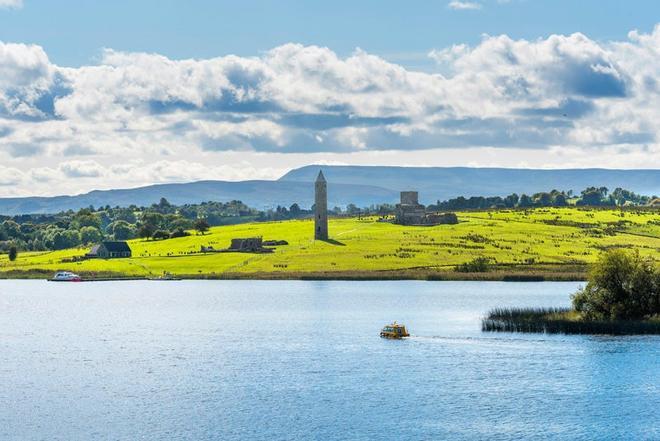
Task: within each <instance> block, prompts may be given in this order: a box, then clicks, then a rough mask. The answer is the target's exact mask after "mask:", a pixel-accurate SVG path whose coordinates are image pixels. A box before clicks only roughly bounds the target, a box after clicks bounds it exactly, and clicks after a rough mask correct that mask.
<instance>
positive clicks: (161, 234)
mask: <svg viewBox="0 0 660 441" xmlns="http://www.w3.org/2000/svg"><path fill="white" fill-rule="evenodd" d="M151 238H152V239H153V240H163V239H169V238H170V233H169V232H167V231H165V230H156V231H154V234H152V235H151Z"/></svg>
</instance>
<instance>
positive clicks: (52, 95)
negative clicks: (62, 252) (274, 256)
mask: <svg viewBox="0 0 660 441" xmlns="http://www.w3.org/2000/svg"><path fill="white" fill-rule="evenodd" d="M429 56H430V57H431V58H432V59H434V60H435V61H437V63H438V71H437V72H435V73H428V72H417V71H414V70H410V69H406V68H404V67H402V66H400V65H397V64H394V63H390V62H387V61H386V60H384V59H382V58H380V57H377V56H374V55H371V54H369V53H367V52H365V51H363V50H360V49H357V50H356V51H355V52H354V53H353V54H351V55H349V56H347V57H340V56H339V55H337V54H336V53H335V52H333V51H332V50H330V49H328V48H323V47H318V46H303V45H299V44H285V45H282V46H279V47H276V48H274V49H272V50H270V51H268V52H266V53H264V54H262V55H260V56H259V57H237V56H225V57H217V58H212V59H203V60H171V59H169V58H167V57H164V56H162V55H158V54H145V53H126V52H117V51H112V50H107V51H105V52H104V55H103V57H102V59H101V61H100V63H99V64H97V65H90V66H83V67H80V68H63V67H60V66H57V65H55V64H53V63H51V62H50V60H49V59H48V56H47V54H46V53H45V52H44V50H43V49H42V48H41V47H39V46H34V45H24V44H12V43H2V42H0V162H1V163H2V164H3V166H4V167H6V168H11V169H12V170H13V171H12V172H11V173H9V172H8V173H7V174H8V175H11V178H10V179H5V180H6V181H11V182H18V184H17V185H23V187H22V188H23V191H28V192H29V191H32V192H34V191H41V192H51V191H53V192H54V191H57V189H58V188H59V189H61V188H67V192H70V191H69V190H68V187H67V186H73V187H74V188H83V187H81V185H83V184H79V183H85V182H86V184H84V185H86V186H89V185H90V184H89V183H90V182H93V183H94V186H98V187H104V186H106V185H115V186H124V184H123V183H126V184H130V185H133V184H135V185H142V184H144V183H149V182H168V181H181V180H187V179H202V178H203V179H211V178H216V179H234V178H237V177H239V176H245V177H247V178H250V177H255V176H265V175H264V174H263V173H260V171H259V170H260V169H261V168H264V169H267V170H269V171H268V173H266V175H268V176H270V177H272V176H274V175H276V173H275V171H284V170H286V168H288V167H291V166H292V165H291V158H293V157H296V158H298V159H297V160H296V161H297V164H301V163H304V162H305V161H304V160H303V159H302V158H309V160H308V162H312V161H313V160H332V161H341V160H342V159H341V158H342V157H346V158H348V157H351V158H372V157H370V156H360V155H367V153H368V152H379V153H378V154H379V155H383V153H382V152H385V151H387V152H395V151H399V152H404V153H392V154H391V155H386V156H383V157H385V158H388V160H390V161H392V162H391V163H393V164H395V163H397V162H396V161H402V160H405V158H407V157H409V155H413V152H419V153H416V154H417V155H420V157H421V156H423V155H428V158H429V159H428V162H429V163H435V164H436V165H441V164H442V163H448V162H451V161H452V159H451V158H443V155H442V154H438V153H437V152H440V151H441V150H439V149H446V151H447V152H449V151H452V152H454V153H453V154H454V155H456V153H455V152H457V151H461V149H464V150H465V149H470V151H471V152H475V151H477V150H474V149H493V148H495V149H501V151H502V152H507V153H506V155H509V156H506V155H505V157H504V159H506V158H507V157H508V158H509V159H506V160H507V161H509V164H511V165H516V164H518V162H517V158H516V156H517V155H515V154H511V153H510V152H511V151H519V152H520V156H522V154H523V152H527V153H525V154H526V155H527V156H528V157H529V158H533V161H532V160H530V161H531V162H528V163H529V164H532V165H533V164H537V165H538V166H545V164H547V163H548V161H545V160H542V159H541V158H540V156H539V155H550V153H549V152H556V151H564V152H588V154H587V156H585V157H588V158H590V160H591V161H592V164H591V165H593V166H603V167H616V166H617V165H618V164H624V163H625V164H628V165H629V166H632V167H644V166H646V167H660V156H659V155H658V154H657V153H658V151H660V144H659V141H658V139H660V127H659V126H658V125H657V121H658V120H659V119H660V80H659V79H658V72H659V71H660V26H657V27H656V28H655V29H654V31H653V32H651V33H649V34H643V33H640V32H637V31H633V32H631V33H630V35H629V37H628V39H626V40H625V41H613V42H598V41H594V40H591V39H589V38H588V37H587V36H585V35H582V34H579V33H578V34H572V35H552V36H550V37H548V38H545V39H538V40H531V41H530V40H524V39H522V40H513V39H511V38H509V37H508V36H505V35H502V36H484V37H483V39H482V41H481V42H480V43H479V44H477V45H475V46H474V47H470V46H468V45H455V46H452V47H448V48H438V49H436V50H433V51H431V52H430V53H429ZM156 72H157V75H156V74H154V73H156ZM623 146H625V147H623ZM516 149H517V150H516ZM557 149H560V150H557ZM466 151H467V150H466ZM481 151H482V152H486V151H491V150H481ZM532 151H533V152H538V154H537V153H534V154H532V153H530V152H532ZM432 152H436V153H432ZM598 152H603V153H602V154H600V155H599V154H598ZM605 152H607V154H605ZM358 153H359V154H360V155H357V154H358ZM552 154H554V153H552ZM324 155H326V156H324ZM327 155H332V156H331V157H328V156H327ZM471 155H472V156H474V154H473V153H471ZM455 157H461V158H462V157H463V156H460V155H459V156H455ZM227 158H231V160H228V159H227ZM264 158H274V159H269V160H266V159H264ZM312 158H313V159H312ZM484 158H490V159H488V160H489V161H492V162H493V163H495V159H494V158H493V157H492V156H491V155H485V156H484ZM567 158H568V156H565V157H564V160H566V161H568V159H567ZM573 158H574V159H573V160H571V162H570V163H571V164H578V165H583V164H584V163H585V162H584V161H582V160H581V159H580V160H578V159H575V158H582V156H580V155H577V154H576V155H574V156H573ZM626 158H632V159H626ZM644 158H646V159H644ZM496 159H497V161H501V160H502V158H499V157H498V158H496ZM354 160H357V159H354ZM471 160H474V159H471ZM182 161H184V162H182ZM245 161H248V166H246V165H245ZM534 161H536V162H534ZM466 162H467V160H466ZM136 164H137V165H136ZM254 164H259V166H258V167H257V166H256V165H254ZM481 164H482V165H487V164H483V163H481ZM497 164H499V165H502V164H501V162H497ZM178 168H181V169H178ZM235 168H238V169H240V170H235ZM124 169H126V171H122V170H124ZM243 170H244V171H243ZM16 171H18V172H19V173H20V176H19V175H18V174H16ZM18 178H20V179H18ZM2 191H4V192H5V193H4V194H7V188H6V186H5V188H4V189H0V192H2ZM60 191H61V190H60Z"/></svg>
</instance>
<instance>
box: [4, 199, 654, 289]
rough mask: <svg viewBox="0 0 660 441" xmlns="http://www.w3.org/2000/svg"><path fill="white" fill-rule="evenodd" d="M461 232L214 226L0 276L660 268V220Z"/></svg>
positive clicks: (355, 223)
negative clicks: (125, 253) (619, 261)
mask: <svg viewBox="0 0 660 441" xmlns="http://www.w3.org/2000/svg"><path fill="white" fill-rule="evenodd" d="M457 215H458V218H459V221H460V222H459V224H457V225H439V226H435V227H410V226H405V227H404V226H398V225H393V224H390V223H385V222H378V221H377V219H375V218H368V219H362V220H358V219H356V218H340V219H331V221H330V234H331V237H332V239H333V240H332V241H330V242H318V241H317V242H315V241H314V240H312V239H311V238H312V233H313V224H312V221H311V220H293V221H284V222H269V223H250V224H242V225H233V226H223V227H215V228H212V229H211V230H210V232H209V233H207V234H205V235H191V236H188V237H182V238H177V239H168V240H164V241H153V240H132V241H130V246H131V248H132V250H133V257H132V258H130V259H112V260H99V259H93V260H84V261H81V262H69V261H68V260H70V259H71V258H72V257H74V256H81V255H83V254H84V253H85V252H86V251H87V249H86V248H84V249H83V248H81V249H69V250H63V251H52V252H30V253H28V252H26V253H21V254H19V256H18V259H17V260H16V261H14V262H10V261H9V260H8V258H7V256H6V255H2V256H0V276H6V277H27V276H32V277H44V276H45V275H49V274H50V273H51V272H53V271H55V270H64V269H66V270H71V271H75V272H78V273H81V274H90V275H91V273H97V274H101V273H103V274H105V273H114V274H116V275H120V274H121V275H131V276H149V275H158V274H161V273H162V272H163V271H168V272H171V273H173V274H178V275H183V276H189V277H264V278H271V277H272V278H277V277H292V278H295V277H347V278H348V277H356V278H368V277H374V278H378V277H420V278H425V277H430V278H433V277H437V278H468V279H469V278H493V279H499V278H502V277H503V276H505V275H541V276H544V277H546V278H548V279H571V278H581V277H584V272H585V270H586V264H588V263H590V262H593V261H594V260H595V258H596V257H597V256H598V254H599V253H600V252H601V251H602V250H605V249H609V248H615V247H620V248H628V249H636V250H639V252H640V254H642V255H643V256H651V257H653V258H655V259H660V212H659V211H658V210H655V211H644V210H639V211H632V210H631V211H620V210H593V209H591V210H590V209H578V208H556V209H535V210H499V211H483V212H482V211H479V212H464V213H457ZM252 236H262V237H263V238H264V240H271V239H272V240H286V241H288V243H289V245H285V246H279V247H277V248H276V251H275V252H274V253H271V254H245V253H202V252H200V249H201V247H202V246H212V247H214V248H215V249H221V248H226V247H228V246H229V243H230V240H231V239H232V238H236V237H252ZM476 257H486V258H488V259H489V262H490V268H489V272H488V273H485V274H461V273H456V272H455V271H454V268H455V266H456V265H458V264H461V263H465V262H469V261H471V260H473V259H475V258H476Z"/></svg>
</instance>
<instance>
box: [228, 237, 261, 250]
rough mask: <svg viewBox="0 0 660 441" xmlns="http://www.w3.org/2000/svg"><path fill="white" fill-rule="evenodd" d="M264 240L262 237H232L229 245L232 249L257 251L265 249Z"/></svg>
mask: <svg viewBox="0 0 660 441" xmlns="http://www.w3.org/2000/svg"><path fill="white" fill-rule="evenodd" d="M263 248H264V246H263V240H262V238H261V237H247V238H239V239H232V240H231V245H230V246H229V250H230V251H242V252H255V251H261V250H263Z"/></svg>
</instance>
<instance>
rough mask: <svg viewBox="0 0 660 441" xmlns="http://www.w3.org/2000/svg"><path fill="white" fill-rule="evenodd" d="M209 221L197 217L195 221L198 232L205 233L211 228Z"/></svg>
mask: <svg viewBox="0 0 660 441" xmlns="http://www.w3.org/2000/svg"><path fill="white" fill-rule="evenodd" d="M209 228H210V227H209V223H208V222H207V221H206V219H203V218H202V219H197V220H196V221H195V230H197V232H198V233H200V234H204V233H206V232H207V231H208V230H209Z"/></svg>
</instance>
